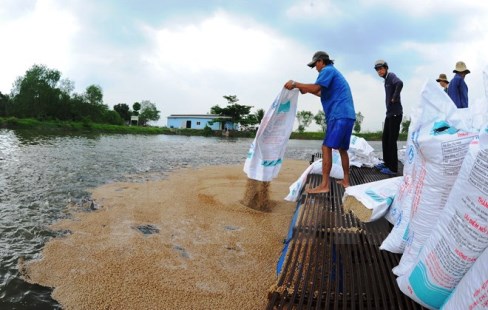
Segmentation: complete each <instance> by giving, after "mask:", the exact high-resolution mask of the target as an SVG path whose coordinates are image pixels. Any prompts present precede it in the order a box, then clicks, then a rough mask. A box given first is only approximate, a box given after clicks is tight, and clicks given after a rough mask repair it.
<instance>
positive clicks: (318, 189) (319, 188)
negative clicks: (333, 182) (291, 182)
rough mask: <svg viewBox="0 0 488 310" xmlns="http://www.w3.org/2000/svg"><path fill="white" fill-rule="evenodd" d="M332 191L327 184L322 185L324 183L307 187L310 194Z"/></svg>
mask: <svg viewBox="0 0 488 310" xmlns="http://www.w3.org/2000/svg"><path fill="white" fill-rule="evenodd" d="M328 192H330V189H329V188H328V187H326V186H322V185H319V186H317V187H314V188H311V189H310V188H309V189H307V193H308V194H321V193H328Z"/></svg>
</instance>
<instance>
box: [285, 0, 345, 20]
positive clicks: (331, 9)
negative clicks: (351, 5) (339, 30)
mask: <svg viewBox="0 0 488 310" xmlns="http://www.w3.org/2000/svg"><path fill="white" fill-rule="evenodd" d="M344 14H345V13H343V11H342V10H341V9H340V8H339V6H337V5H335V4H334V3H332V1H331V0H301V1H298V3H297V4H295V5H293V6H291V7H290V8H289V9H288V10H287V11H286V15H287V16H288V17H290V18H292V19H310V18H321V19H324V18H330V17H334V19H337V18H340V17H341V16H343V15H344Z"/></svg>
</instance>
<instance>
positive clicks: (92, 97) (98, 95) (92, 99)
mask: <svg viewBox="0 0 488 310" xmlns="http://www.w3.org/2000/svg"><path fill="white" fill-rule="evenodd" d="M85 100H86V101H87V103H88V104H90V105H93V106H96V105H102V104H103V90H102V88H101V87H100V86H99V85H90V86H88V87H87V88H86V90H85Z"/></svg>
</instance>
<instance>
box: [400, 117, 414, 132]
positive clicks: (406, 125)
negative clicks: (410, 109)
mask: <svg viewBox="0 0 488 310" xmlns="http://www.w3.org/2000/svg"><path fill="white" fill-rule="evenodd" d="M411 122H412V120H411V119H410V117H409V118H406V117H405V118H404V119H403V121H402V130H401V133H405V134H406V133H408V129H409V128H410V123H411Z"/></svg>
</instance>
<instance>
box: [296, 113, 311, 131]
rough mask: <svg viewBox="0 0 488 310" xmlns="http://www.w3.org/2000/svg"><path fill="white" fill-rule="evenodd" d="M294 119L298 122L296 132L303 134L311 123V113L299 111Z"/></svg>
mask: <svg viewBox="0 0 488 310" xmlns="http://www.w3.org/2000/svg"><path fill="white" fill-rule="evenodd" d="M296 117H297V120H298V132H304V131H305V129H306V128H307V127H308V126H310V124H311V123H312V118H313V113H312V112H310V111H299V112H297V116H296Z"/></svg>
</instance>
